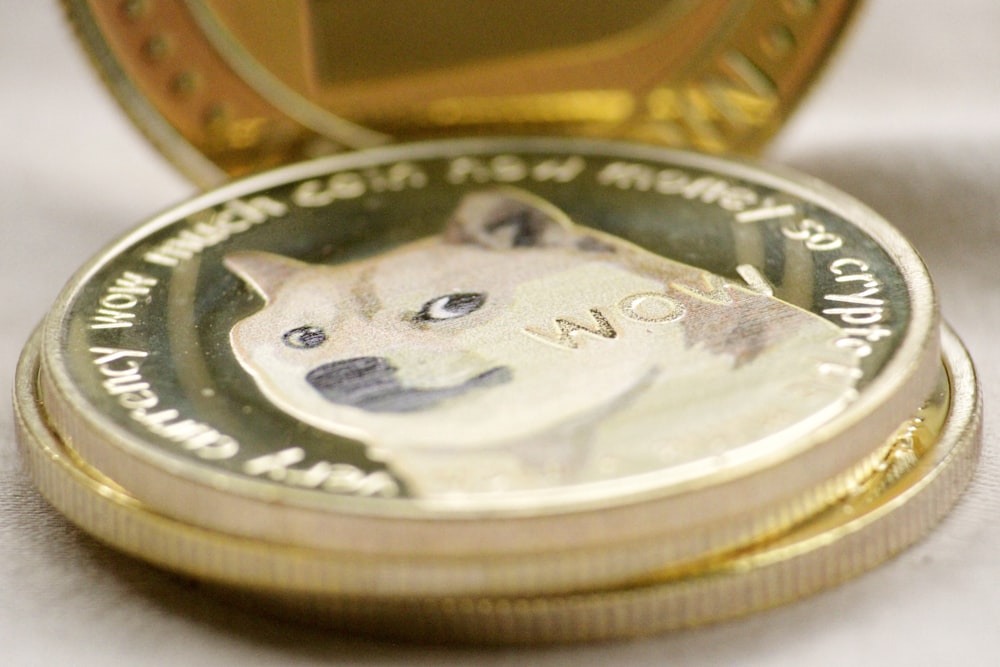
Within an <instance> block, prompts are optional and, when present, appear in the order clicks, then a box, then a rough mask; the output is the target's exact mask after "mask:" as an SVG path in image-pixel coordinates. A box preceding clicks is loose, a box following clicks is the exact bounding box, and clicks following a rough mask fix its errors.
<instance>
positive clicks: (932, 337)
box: [42, 138, 940, 519]
mask: <svg viewBox="0 0 1000 667" xmlns="http://www.w3.org/2000/svg"><path fill="white" fill-rule="evenodd" d="M499 153H524V154H543V153H555V154H564V155H570V154H574V153H575V154H581V155H587V156H590V155H594V156H601V157H607V158H612V159H613V158H627V159H639V160H641V159H646V160H650V161H653V162H655V163H661V164H664V165H666V164H668V163H669V164H670V165H671V166H679V167H688V168H692V169H699V170H708V171H712V172H715V173H717V174H719V175H722V176H729V177H734V178H739V179H743V180H746V181H749V182H751V183H756V184H759V185H761V186H764V187H771V188H773V189H776V190H779V191H785V192H789V193H791V194H792V195H794V196H797V197H799V198H801V199H803V200H805V201H810V202H813V203H816V204H818V205H820V206H823V207H825V208H827V209H829V210H830V211H832V212H833V213H835V214H838V215H840V216H841V217H843V218H844V219H845V220H846V221H848V222H849V223H850V224H852V225H854V226H856V227H857V228H858V229H860V230H861V231H862V232H863V233H865V234H866V235H868V236H869V237H870V238H871V239H872V240H873V241H875V242H876V243H878V244H879V246H880V247H881V248H882V250H883V251H884V252H886V254H887V255H888V256H889V257H890V258H891V259H892V260H893V261H894V262H895V263H896V265H897V267H898V270H899V272H900V275H901V276H902V278H903V280H904V281H905V283H906V284H907V287H908V290H909V298H910V302H911V317H910V325H909V327H908V328H907V331H906V334H905V336H904V338H903V340H902V341H900V343H899V345H898V346H897V347H896V350H895V352H894V354H893V357H892V358H891V359H890V360H889V361H888V362H887V363H886V365H885V367H883V369H882V370H881V371H880V373H879V376H878V377H876V378H874V379H873V380H872V381H871V382H870V383H869V384H868V385H867V386H866V387H865V388H863V389H862V391H861V392H860V395H859V397H858V398H857V400H855V401H854V403H853V404H851V405H850V406H848V407H847V408H846V409H845V410H844V412H843V413H842V414H841V415H839V416H837V417H835V418H833V419H832V420H831V421H830V422H828V423H826V424H824V425H823V426H821V427H820V428H818V429H817V430H816V432H815V433H814V434H813V436H812V437H810V438H805V439H802V440H800V441H799V442H797V443H794V444H786V445H783V446H782V447H781V448H777V449H774V450H772V451H771V452H766V453H763V454H760V455H758V456H755V458H754V460H752V461H749V462H747V461H744V462H741V463H740V464H739V465H734V466H731V467H729V468H727V469H726V470H725V471H724V472H716V473H714V474H713V475H712V476H711V480H710V481H704V480H702V478H699V479H698V480H695V481H692V482H690V483H682V484H681V485H678V486H679V487H680V488H671V489H662V488H661V489H654V490H648V491H647V490H644V491H640V492H637V493H619V494H616V495H615V496H614V499H613V500H610V502H611V503H612V504H614V505H633V504H636V503H639V502H644V501H647V500H653V501H655V500H656V499H662V498H666V497H670V496H673V495H677V494H685V493H689V492H690V491H692V490H694V489H692V488H690V487H692V486H694V487H712V488H716V487H720V486H722V485H723V484H727V483H731V482H734V481H738V480H740V479H747V478H749V477H750V476H751V475H753V476H755V477H756V476H757V475H759V474H760V473H762V472H764V471H768V470H773V469H774V468H775V467H776V464H782V463H784V464H788V462H790V461H796V462H798V461H800V460H801V461H803V463H804V461H805V460H808V459H810V458H813V457H810V456H809V454H810V453H811V452H815V451H817V450H819V449H824V450H827V453H830V452H832V453H833V456H832V457H831V458H832V460H833V461H835V463H833V464H832V465H831V464H829V463H828V464H826V465H823V466H820V470H822V472H821V473H817V472H813V471H815V470H816V469H817V468H816V465H817V462H814V461H809V467H808V468H807V469H808V470H810V472H813V474H812V476H811V479H810V481H809V482H808V483H806V484H803V483H801V482H799V483H795V482H794V480H792V481H791V484H790V485H783V486H780V487H779V488H789V487H790V488H796V487H801V488H812V487H814V486H815V485H816V484H819V483H821V482H822V481H824V480H826V479H829V478H831V477H833V476H834V475H835V474H836V473H838V472H841V471H843V470H846V469H847V468H849V467H850V466H851V465H853V464H854V463H856V462H857V461H858V460H860V459H861V458H863V457H864V455H865V454H866V453H867V452H868V447H867V445H863V444H853V446H852V445H851V442H854V443H858V442H871V441H873V440H874V441H882V440H884V439H886V438H888V436H889V435H890V434H891V433H892V431H893V430H894V429H895V428H896V426H898V424H899V423H901V422H902V421H903V420H904V419H906V418H907V417H908V416H909V415H910V414H911V413H912V411H913V410H914V409H915V406H917V405H919V402H920V401H921V400H923V396H925V395H926V394H927V393H928V392H929V391H930V388H931V386H932V385H933V382H934V380H935V377H936V373H937V368H936V365H937V364H936V361H935V360H936V359H937V358H938V357H940V346H939V338H938V334H937V324H938V322H939V315H938V306H937V300H936V296H935V293H934V290H933V286H932V285H931V282H930V278H929V276H928V274H927V272H926V268H925V267H924V265H923V262H922V261H921V260H920V257H919V256H918V255H917V253H916V251H915V250H914V249H913V248H912V247H911V246H910V245H909V243H907V241H906V240H905V239H904V238H903V237H902V235H901V234H900V233H899V232H898V231H897V230H895V229H894V228H893V227H892V226H891V225H889V223H888V222H886V221H885V220H884V219H882V218H881V217H880V216H878V215H877V214H876V213H874V212H873V211H871V210H870V209H868V208H867V207H865V206H863V205H862V204H860V203H859V202H857V201H855V200H854V199H852V198H851V197H849V196H848V195H846V194H844V193H841V192H838V191H836V190H835V189H833V188H831V187H830V186H827V185H825V184H822V183H821V182H819V181H818V180H816V179H813V178H811V177H807V176H804V175H800V174H795V173H793V172H790V171H788V170H786V169H780V168H776V167H774V166H771V165H768V166H767V167H763V166H755V165H754V164H753V163H750V162H747V161H742V160H722V159H720V158H715V157H710V156H704V155H700V154H696V153H688V152H683V151H675V150H670V149H663V148H658V147H649V146H645V145H639V144H629V143H624V142H606V141H596V140H595V141H582V140H573V139H523V138H522V139H468V140H445V141H439V142H429V143H418V144H410V145H406V146H397V147H389V148H378V149H372V150H368V151H360V152H356V153H352V154H344V155H337V156H331V157H328V158H322V159H319V160H315V161H311V162H306V163H299V164H297V165H290V166H287V167H282V168H279V169H277V170H274V171H272V172H268V173H265V174H260V175H256V176H251V177H249V178H247V179H244V180H241V181H236V182H234V183H232V184H230V185H228V186H225V187H223V188H220V189H218V190H216V191H214V192H211V193H207V194H204V195H201V196H198V197H195V198H194V199H192V200H189V201H188V202H185V203H183V204H181V205H180V206H178V207H175V208H173V209H170V210H168V211H166V212H164V213H162V214H160V215H158V216H156V217H154V218H153V219H152V220H150V221H148V222H147V223H145V224H143V225H141V226H139V227H138V228H136V229H135V230H133V231H132V232H130V233H129V234H126V235H125V236H124V237H122V238H121V239H120V240H118V241H117V242H114V243H112V244H111V245H110V246H108V247H106V248H105V249H104V250H102V251H101V252H100V253H98V254H97V255H96V256H95V257H94V258H92V259H91V260H90V261H89V262H88V263H87V264H86V265H85V266H84V267H83V268H82V269H81V270H80V271H79V272H77V274H76V275H74V276H73V277H72V278H71V279H70V282H69V283H68V285H67V286H66V287H65V288H64V290H63V292H62V293H61V294H60V296H59V298H58V299H57V301H56V304H55V306H54V307H53V309H52V311H51V312H50V313H49V315H48V316H47V318H46V320H45V327H44V329H45V331H44V338H43V343H42V367H43V377H46V378H49V379H51V381H52V383H53V385H52V390H53V391H55V392H57V393H58V397H59V398H60V400H61V401H62V402H63V404H64V407H65V410H67V411H68V413H69V414H67V415H63V416H64V417H66V418H69V419H70V420H71V421H73V422H75V423H78V424H80V425H81V428H83V427H84V425H86V427H93V428H94V429H95V430H96V432H98V433H100V434H102V435H103V436H105V437H104V438H103V439H100V440H99V441H98V442H95V443H93V444H94V445H95V446H97V447H102V448H103V447H107V448H110V449H112V450H115V451H121V452H122V453H124V454H125V455H127V456H131V457H134V458H136V459H138V460H141V461H143V462H146V463H148V464H150V465H151V466H154V467H157V468H160V469H162V470H163V471H164V472H166V473H167V474H170V475H176V476H179V477H184V478H187V479H190V480H192V481H196V482H200V483H202V484H203V485H206V486H208V487H212V486H215V485H217V484H218V482H217V479H219V476H222V477H224V478H225V479H226V480H227V482H226V486H227V489H226V492H227V493H238V494H240V495H242V496H245V497H247V498H248V499H253V498H260V497H265V498H266V497H268V496H269V495H270V494H269V492H267V491H266V490H264V489H267V488H273V486H274V484H273V483H271V482H266V481H261V480H253V479H248V478H245V477H244V476H238V475H236V474H235V473H226V472H223V471H218V470H210V469H208V466H207V465H199V464H197V463H195V462H184V463H183V464H182V463H180V461H179V459H178V458H177V457H175V456H173V455H171V454H169V453H167V452H162V453H161V452H159V451H158V450H157V449H154V448H151V447H148V446H146V445H145V444H144V442H145V441H144V440H142V439H141V438H138V437H136V436H134V435H132V434H130V433H126V432H125V431H124V429H121V428H120V427H118V426H117V424H116V422H115V421H114V420H112V419H111V418H109V417H106V416H104V415H102V414H99V413H98V412H97V411H96V410H94V409H93V408H91V407H90V406H89V404H88V402H87V400H86V398H85V397H84V396H83V394H82V392H80V391H79V390H78V389H77V388H76V387H75V386H74V385H73V382H72V380H71V378H70V376H69V373H68V371H67V370H66V368H65V366H64V365H62V364H61V363H60V361H61V358H62V355H63V352H62V349H61V336H62V330H63V323H64V322H65V321H67V313H68V311H69V309H70V307H71V305H72V304H73V302H74V301H75V299H76V296H77V294H78V293H79V292H80V291H81V290H82V289H83V287H84V286H85V285H86V283H87V282H88V281H89V280H90V279H91V277H92V276H93V275H94V274H95V273H96V272H97V271H98V270H99V269H100V268H102V267H103V266H104V265H106V264H107V263H109V262H111V261H114V260H115V259H116V258H117V257H118V256H119V255H120V254H121V253H123V252H124V251H126V250H127V249H129V248H130V247H131V246H133V245H135V244H136V243H137V242H139V241H140V240H141V239H143V238H146V237H148V236H149V235H151V234H153V233H155V232H157V231H159V230H161V229H162V228H164V227H166V226H169V225H170V224H173V223H175V222H179V221H180V220H182V219H184V218H185V217H187V216H188V215H190V214H192V213H194V212H197V211H199V210H202V209H205V208H208V207H210V206H213V205H218V204H221V203H223V202H225V201H228V200H229V199H232V198H234V197H238V196H241V195H244V196H245V195H249V194H252V193H255V192H257V191H259V190H263V189H267V188H271V187H275V186H278V185H281V184H285V183H291V182H295V181H299V180H304V179H308V178H314V177H318V176H322V175H324V174H327V173H329V172H333V171H335V170H341V169H350V168H360V167H366V166H375V165H378V164H385V163H387V162H389V161H400V160H421V159H448V158H454V157H458V156H461V155H477V154H485V155H491V154H499ZM54 407H55V406H53V408H54ZM53 408H50V410H51V409H53ZM873 413H874V417H873ZM880 415H888V416H887V417H886V416H880ZM875 418H877V419H875ZM873 419H874V421H876V422H877V423H876V424H875V425H874V426H873V424H872V421H873ZM61 435H62V436H63V437H64V438H67V437H71V436H72V435H73V434H72V433H62V434H61ZM859 436H860V437H859ZM833 439H836V440H838V441H844V440H846V441H847V442H846V443H842V444H846V446H842V447H832V446H829V445H828V444H824V445H820V444H819V443H829V442H830V441H832V440H833ZM782 467H787V465H782ZM792 467H796V468H799V467H800V466H799V465H798V464H796V465H794V466H792ZM801 472H802V471H801V470H797V471H796V475H795V477H796V478H798V477H801ZM209 478H213V479H209ZM758 479H759V478H758ZM699 480H701V481H699ZM118 481H119V482H121V483H123V484H125V485H126V486H130V487H131V488H132V491H133V493H135V492H137V491H138V489H137V488H136V487H135V485H134V484H133V483H132V481H131V480H125V479H121V480H118ZM258 492H259V493H258ZM282 497H283V498H284V499H285V501H286V502H288V503H289V504H294V505H296V506H299V505H301V506H313V507H317V506H318V507H322V508H323V509H325V510H334V511H338V512H346V513H354V514H359V515H361V514H364V515H371V516H382V517H407V518H413V517H414V513H413V512H412V511H410V510H407V509H403V508H401V507H397V506H401V505H403V504H404V503H394V502H380V501H378V500H376V501H374V502H371V501H370V499H364V498H355V497H344V498H340V497H337V496H331V495H325V496H324V495H322V494H320V493H318V492H309V491H305V490H299V489H288V488H283V489H282ZM595 502H596V504H598V505H599V507H600V509H606V508H607V506H608V504H609V499H608V498H607V497H602V498H601V499H600V500H599V501H595ZM405 504H410V505H414V506H418V507H419V509H418V510H417V511H418V512H419V516H420V517H422V518H430V517H432V516H433V518H435V519H447V518H458V517H471V518H475V517H480V516H484V514H485V515H487V516H489V517H491V518H496V517H497V516H499V515H500V514H502V515H503V516H511V517H516V516H518V515H524V514H530V515H532V516H537V515H538V514H539V513H540V509H541V513H553V514H563V513H566V512H572V511H581V510H583V509H586V506H587V503H586V502H585V501H580V500H578V499H575V500H571V501H567V502H566V503H563V504H559V506H558V507H549V508H538V507H530V508H525V509H522V510H520V511H519V510H518V509H517V508H506V507H505V508H503V509H502V510H498V509H492V508H490V509H486V510H484V509H483V508H481V507H461V506H459V507H455V506H451V505H448V506H447V507H446V508H445V509H442V510H440V511H438V510H436V509H435V506H434V505H433V503H430V502H428V501H426V500H421V499H408V502H407V503H405ZM567 505H572V507H567ZM390 506H392V507H390Z"/></svg>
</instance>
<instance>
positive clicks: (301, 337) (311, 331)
mask: <svg viewBox="0 0 1000 667" xmlns="http://www.w3.org/2000/svg"><path fill="white" fill-rule="evenodd" d="M281 340H282V341H283V342H284V343H285V345H287V346H288V347H294V348H295V349H298V350H308V349H311V348H314V347H319V346H320V345H322V344H323V343H325V342H326V332H325V331H323V330H322V329H320V328H319V327H297V328H295V329H292V330H291V331H286V332H285V334H284V335H283V336H282V337H281Z"/></svg>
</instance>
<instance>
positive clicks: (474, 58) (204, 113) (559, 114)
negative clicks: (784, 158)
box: [64, 0, 859, 185]
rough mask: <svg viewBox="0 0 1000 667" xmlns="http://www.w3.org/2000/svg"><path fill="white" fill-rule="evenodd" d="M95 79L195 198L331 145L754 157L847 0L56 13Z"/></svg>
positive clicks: (458, 0)
mask: <svg viewBox="0 0 1000 667" xmlns="http://www.w3.org/2000/svg"><path fill="white" fill-rule="evenodd" d="M64 3H65V5H66V7H67V9H68V12H69V14H70V17H71V18H72V20H73V22H74V24H75V25H76V27H77V30H78V33H79V35H80V36H81V38H82V41H83V43H84V44H85V46H86V48H87V50H88V51H89V53H90V55H91V57H92V59H93V61H94V63H95V65H96V66H97V68H98V69H99V70H100V71H101V73H102V75H103V76H104V78H105V80H106V82H107V83H108V85H109V87H110V88H111V89H112V90H113V91H114V93H115V95H116V96H117V97H118V99H119V101H120V102H121V103H122V105H123V106H124V108H125V109H126V111H127V112H128V113H129V114H130V115H131V116H132V117H133V119H134V120H135V121H136V123H137V124H138V125H139V126H140V127H141V128H142V129H143V130H144V131H145V132H146V133H147V134H148V135H149V136H150V138H151V139H152V140H153V141H154V142H155V143H156V144H157V146H158V147H159V148H160V149H161V150H162V151H163V152H164V153H165V154H166V155H167V156H168V157H169V158H170V159H171V160H173V161H174V162H175V163H177V164H178V165H179V166H180V167H181V168H182V169H183V170H184V171H185V173H187V174H188V175H189V176H191V177H192V178H193V179H194V180H196V181H198V182H199V183H201V184H203V185H207V184H217V183H218V182H220V181H222V180H223V179H224V178H225V177H226V176H232V175H239V174H245V173H248V172H254V171H260V170H262V169H264V168H266V167H269V166H275V165H278V164H285V163H289V162H293V161H296V160H299V159H302V158H305V157H313V156H316V155H321V154H327V153H330V152H333V151H338V150H343V149H356V148H366V147H371V146H375V145H380V144H385V143H389V142H393V141H396V140H399V139H413V138H420V137H431V136H456V135H470V134H497V133H499V134H546V135H553V134H559V135H574V136H596V137H618V138H629V139H638V140H642V141H646V142H650V143H655V144H661V145H669V146H681V147H693V148H697V149H700V150H704V151H710V152H741V153H753V152H755V151H756V150H758V149H759V148H760V146H762V145H763V144H764V142H765V141H766V140H767V139H768V138H769V137H770V136H771V135H772V134H773V133H774V132H775V131H776V130H777V129H778V128H779V127H780V126H781V124H782V123H783V122H784V120H785V118H786V117H787V116H788V114H789V113H790V112H791V111H792V109H793V108H794V107H795V105H796V103H797V102H798V101H799V99H800V98H801V97H802V95H803V94H804V93H805V91H806V90H807V89H808V87H809V85H810V84H811V83H812V81H813V79H814V78H815V77H816V75H817V73H818V71H819V70H820V69H821V67H822V65H823V63H824V62H825V61H826V59H827V58H828V56H829V55H830V52H831V50H832V48H833V46H834V44H835V42H836V40H837V37H838V36H839V34H840V33H841V31H842V30H843V29H844V27H845V25H846V23H847V22H848V20H849V19H850V17H851V14H852V12H853V11H854V10H855V8H856V7H857V5H858V4H859V3H858V2H856V1H854V0H743V1H741V2H732V1H731V0H698V1H695V0H673V1H669V2H668V1H666V0H630V2H627V3H622V2H615V1H613V0H588V1H587V2H579V1H576V0H573V1H570V0H550V1H547V2H534V1H532V0H510V1H507V2H466V1H465V0H398V1H395V2H392V3H366V2H356V1H351V2H322V1H319V0H301V1H296V0H280V1H275V0H202V1H197V0H191V1H189V2H181V1H180V0H178V1H177V2H152V1H148V0H126V1H123V0H108V1H105V0H64Z"/></svg>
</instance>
